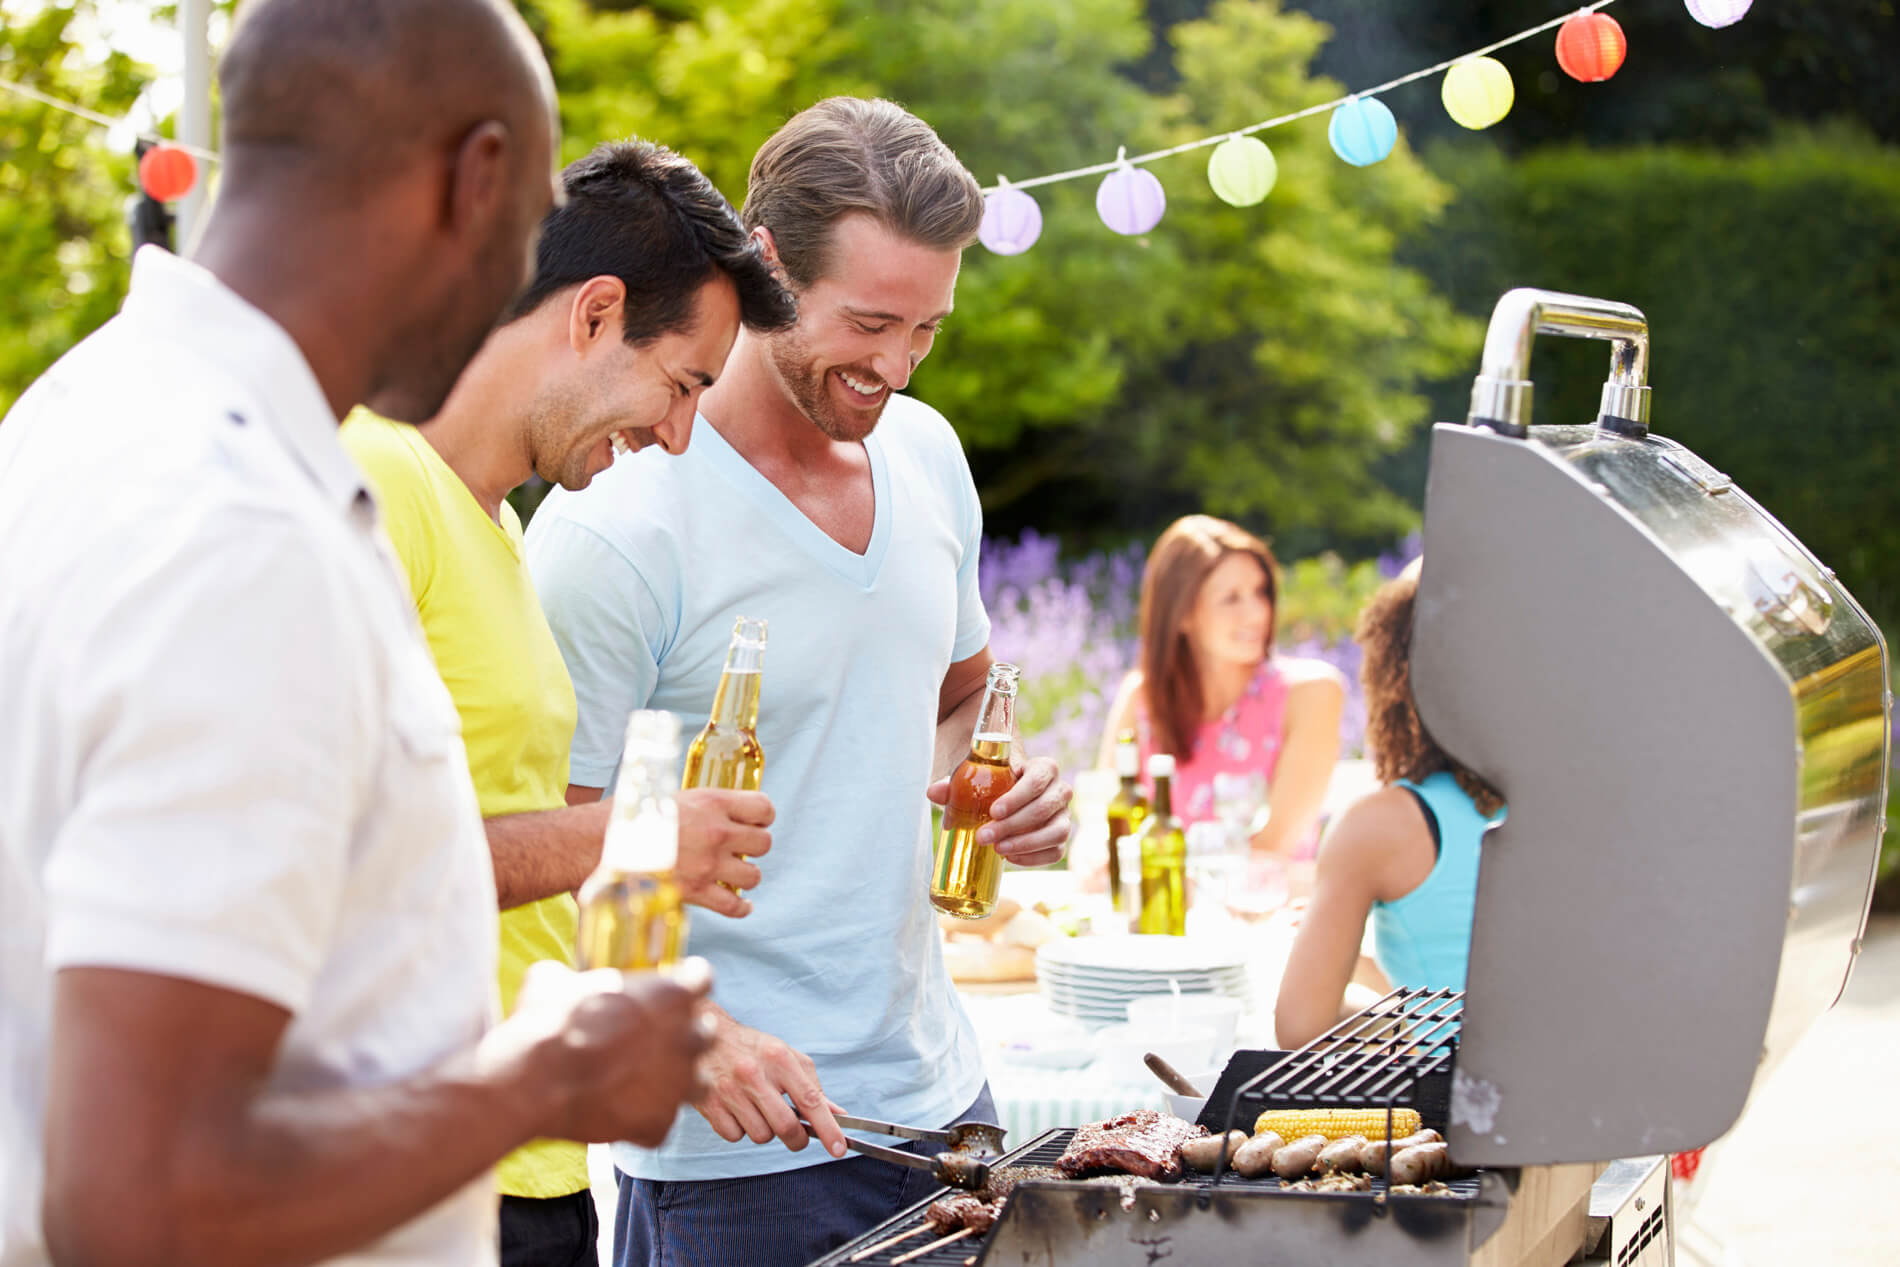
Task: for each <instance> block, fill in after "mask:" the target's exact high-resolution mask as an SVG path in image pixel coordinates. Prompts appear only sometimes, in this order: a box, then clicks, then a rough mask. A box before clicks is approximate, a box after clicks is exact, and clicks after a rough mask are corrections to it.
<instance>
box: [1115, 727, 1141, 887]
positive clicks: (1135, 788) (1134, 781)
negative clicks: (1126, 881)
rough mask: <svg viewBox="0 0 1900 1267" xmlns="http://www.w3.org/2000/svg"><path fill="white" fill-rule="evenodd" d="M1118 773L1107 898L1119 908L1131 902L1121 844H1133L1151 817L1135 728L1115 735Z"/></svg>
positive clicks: (1116, 770)
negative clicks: (1123, 873) (1142, 792)
mask: <svg viewBox="0 0 1900 1267" xmlns="http://www.w3.org/2000/svg"><path fill="white" fill-rule="evenodd" d="M1115 773H1116V774H1118V775H1120V776H1121V781H1122V785H1121V787H1120V789H1119V790H1117V791H1116V793H1115V798H1114V799H1113V800H1111V801H1110V802H1109V803H1108V898H1109V901H1110V902H1112V903H1114V906H1115V909H1116V910H1118V911H1119V910H1122V909H1124V908H1125V907H1126V906H1127V905H1128V896H1127V894H1126V892H1124V890H1123V886H1122V845H1123V844H1124V843H1126V844H1127V845H1128V846H1129V847H1130V848H1131V849H1132V848H1133V847H1134V840H1133V837H1134V834H1135V832H1137V831H1139V830H1140V828H1141V824H1142V820H1144V819H1146V818H1147V817H1148V798H1147V797H1145V796H1143V795H1142V794H1141V748H1140V746H1139V745H1138V744H1137V743H1136V742H1135V732H1134V731H1132V730H1124V731H1122V733H1121V734H1120V735H1118V736H1117V737H1116V740H1115ZM1131 861H1132V859H1131Z"/></svg>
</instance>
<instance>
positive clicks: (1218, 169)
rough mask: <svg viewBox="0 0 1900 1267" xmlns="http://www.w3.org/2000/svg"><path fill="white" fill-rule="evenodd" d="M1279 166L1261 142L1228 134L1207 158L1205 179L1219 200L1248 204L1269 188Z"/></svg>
mask: <svg viewBox="0 0 1900 1267" xmlns="http://www.w3.org/2000/svg"><path fill="white" fill-rule="evenodd" d="M1279 176H1280V165H1279V164H1278V163H1277V162H1275V161H1274V158H1273V151H1272V150H1270V149H1268V148H1267V146H1266V143H1265V142H1264V141H1260V140H1256V139H1255V138H1253V137H1251V136H1230V137H1228V138H1227V139H1226V140H1225V141H1222V142H1221V143H1220V144H1219V145H1217V146H1215V147H1214V153H1213V154H1212V155H1210V156H1209V157H1208V160H1207V180H1208V183H1209V184H1211V185H1212V186H1214V193H1215V194H1216V195H1217V196H1218V197H1219V198H1220V200H1221V201H1222V202H1225V203H1230V204H1232V205H1233V206H1236V207H1251V206H1253V205H1254V204H1255V203H1256V202H1259V201H1260V200H1261V199H1263V198H1265V197H1266V196H1267V195H1268V194H1269V193H1271V192H1272V191H1273V182H1274V181H1276V180H1278V179H1279Z"/></svg>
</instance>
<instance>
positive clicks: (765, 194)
mask: <svg viewBox="0 0 1900 1267" xmlns="http://www.w3.org/2000/svg"><path fill="white" fill-rule="evenodd" d="M854 212H855V213H862V214H864V215H869V216H872V217H874V218H875V219H876V220H877V222H878V223H879V224H881V225H883V226H884V227H885V228H887V229H889V230H890V231H891V232H893V233H896V234H898V235H899V236H901V237H905V238H908V239H910V240H911V241H913V242H917V243H920V244H922V245H924V246H928V247H933V248H936V249H939V250H949V251H961V250H962V249H963V248H964V247H966V246H968V245H970V243H972V242H974V241H975V240H976V230H977V227H978V226H979V225H980V224H982V222H983V191H982V189H981V188H980V187H979V186H978V185H977V183H976V177H974V176H972V175H970V173H969V170H968V169H967V168H965V167H964V166H963V164H962V163H961V162H959V161H957V156H956V154H955V153H954V152H952V151H951V149H950V147H949V146H948V145H945V144H944V143H943V141H942V140H941V139H940V138H939V137H938V136H937V134H936V132H934V131H933V130H931V127H930V125H929V124H928V123H925V122H924V121H923V120H922V119H920V118H918V117H917V116H916V115H914V114H912V113H910V111H908V110H906V109H904V108H903V107H902V106H900V105H898V104H896V103H895V102H891V101H885V100H882V99H876V98H865V97H827V98H825V99H824V100H823V101H820V102H819V103H818V104H817V105H814V106H809V107H807V108H806V109H804V110H801V111H800V112H799V113H797V114H795V115H793V116H792V118H791V120H790V122H788V123H786V125H785V126H784V127H782V128H780V129H779V130H778V131H777V132H775V133H773V134H772V136H771V137H770V139H768V140H767V141H766V143H765V144H764V145H762V146H760V147H759V152H758V153H757V154H755V155H753V156H752V174H751V176H750V178H749V179H748V181H747V185H746V198H745V222H746V227H748V228H757V227H759V226H760V225H764V226H765V227H766V228H768V229H770V230H771V231H772V240H773V242H774V243H775V244H776V245H777V247H778V258H779V263H781V264H783V265H784V266H785V272H786V273H787V275H789V276H790V277H791V279H792V281H793V282H794V283H796V284H797V285H799V286H809V285H811V284H812V283H813V282H815V281H817V280H818V279H819V278H820V277H823V276H824V275H825V274H826V272H827V271H828V269H829V265H830V262H831V261H830V256H829V248H830V245H831V230H832V226H833V225H835V224H836V223H837V222H838V221H839V220H841V219H843V218H844V217H845V216H847V215H851V214H852V213H854Z"/></svg>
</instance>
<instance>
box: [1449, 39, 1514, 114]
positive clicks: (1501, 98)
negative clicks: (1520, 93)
mask: <svg viewBox="0 0 1900 1267" xmlns="http://www.w3.org/2000/svg"><path fill="white" fill-rule="evenodd" d="M1439 95H1440V96H1441V97H1442V98H1443V100H1444V102H1445V113H1446V114H1449V115H1450V116H1451V117H1452V119H1453V120H1455V121H1456V122H1457V123H1458V124H1459V125H1460V126H1461V127H1467V128H1471V129H1472V130H1473V131H1476V130H1478V129H1481V128H1488V127H1490V126H1491V125H1492V124H1493V123H1496V122H1497V121H1498V120H1499V119H1502V118H1503V117H1504V116H1505V115H1507V114H1509V113H1510V112H1511V101H1512V99H1513V98H1514V97H1515V96H1516V89H1515V88H1513V87H1512V85H1511V72H1510V71H1508V70H1506V69H1504V63H1503V62H1501V61H1499V60H1498V59H1497V58H1495V57H1472V58H1468V59H1466V60H1465V61H1462V62H1459V63H1458V64H1457V65H1456V66H1453V67H1452V68H1451V69H1450V70H1448V71H1446V72H1445V84H1444V87H1443V89H1442V90H1441V91H1440V94H1439Z"/></svg>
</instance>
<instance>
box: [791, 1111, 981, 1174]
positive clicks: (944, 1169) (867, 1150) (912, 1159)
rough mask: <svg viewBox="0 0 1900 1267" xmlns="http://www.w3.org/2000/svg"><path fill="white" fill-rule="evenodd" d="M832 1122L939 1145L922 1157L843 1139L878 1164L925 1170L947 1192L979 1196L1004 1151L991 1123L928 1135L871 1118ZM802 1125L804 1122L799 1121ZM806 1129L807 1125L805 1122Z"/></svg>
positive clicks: (840, 1115) (842, 1118) (842, 1116)
mask: <svg viewBox="0 0 1900 1267" xmlns="http://www.w3.org/2000/svg"><path fill="white" fill-rule="evenodd" d="M832 1118H833V1120H834V1121H836V1122H837V1123H838V1125H839V1126H840V1127H842V1128H843V1129H844V1130H847V1131H871V1132H874V1133H876V1134H878V1135H895V1136H897V1137H898V1138H899V1139H914V1140H917V1141H918V1142H919V1143H924V1144H938V1145H941V1146H942V1147H943V1148H944V1149H945V1151H943V1152H941V1153H938V1154H937V1155H936V1156H935V1157H924V1156H920V1155H919V1154H917V1153H907V1152H905V1151H904V1150H903V1149H901V1148H886V1147H884V1146H883V1145H882V1144H869V1143H866V1142H865V1141H863V1140H860V1139H852V1138H851V1137H850V1136H849V1135H847V1136H845V1140H844V1142H845V1146H846V1147H848V1148H854V1149H856V1150H857V1151H858V1152H861V1153H863V1154H865V1155H866V1156H867V1157H876V1158H877V1159H878V1160H880V1161H888V1162H894V1163H896V1164H897V1165H899V1166H911V1167H914V1168H915V1169H917V1170H928V1171H929V1172H930V1174H931V1177H932V1178H934V1179H935V1180H936V1181H937V1182H938V1183H940V1184H942V1185H944V1187H946V1188H962V1189H964V1190H965V1191H968V1192H980V1191H982V1189H983V1185H984V1184H986V1183H988V1182H989V1178H990V1167H989V1162H990V1159H991V1158H994V1157H998V1156H1000V1155H1001V1154H1002V1151H1003V1128H1002V1127H1000V1126H998V1125H996V1123H994V1122H959V1123H957V1124H956V1125H955V1126H952V1127H949V1128H948V1129H946V1130H941V1131H927V1130H924V1129H922V1128H921V1127H916V1126H899V1125H897V1124H896V1123H893V1122H875V1121H872V1120H871V1119H870V1118H864V1117H847V1116H846V1115H845V1114H843V1113H834V1114H833V1115H832ZM799 1121H801V1122H804V1121H805V1119H803V1118H800V1119H799ZM805 1125H806V1126H807V1127H809V1126H810V1125H811V1123H810V1122H805Z"/></svg>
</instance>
